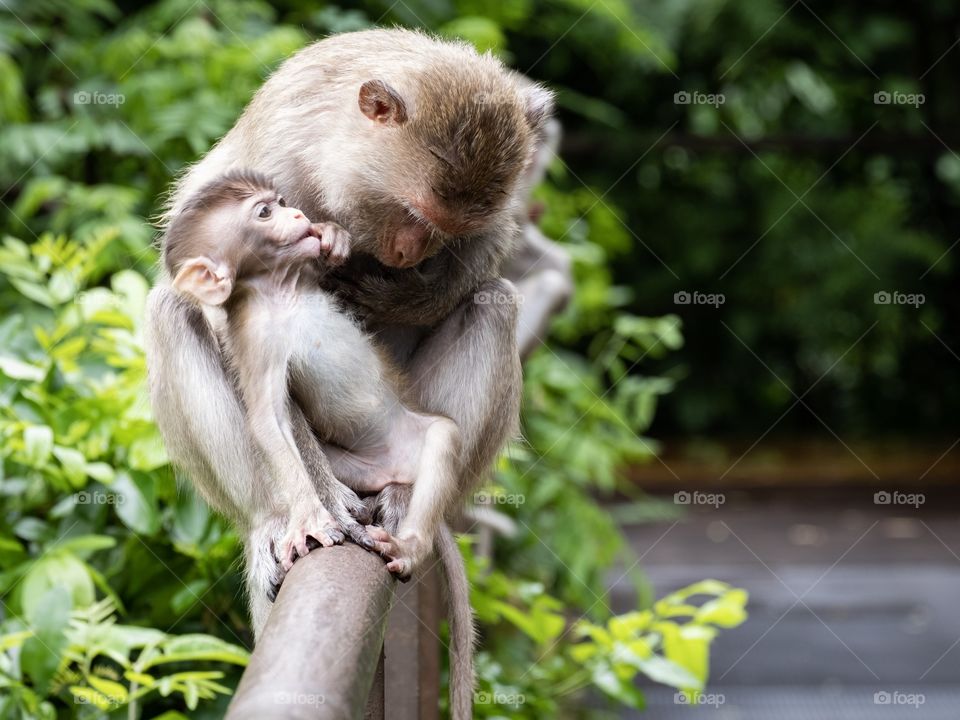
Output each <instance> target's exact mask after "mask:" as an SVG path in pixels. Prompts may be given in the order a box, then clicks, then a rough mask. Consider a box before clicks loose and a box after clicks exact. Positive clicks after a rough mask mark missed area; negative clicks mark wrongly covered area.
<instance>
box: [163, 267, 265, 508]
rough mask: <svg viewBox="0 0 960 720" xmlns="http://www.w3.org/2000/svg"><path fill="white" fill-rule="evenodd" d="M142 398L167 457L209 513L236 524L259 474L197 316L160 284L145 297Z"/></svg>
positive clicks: (256, 494) (254, 496) (255, 504)
mask: <svg viewBox="0 0 960 720" xmlns="http://www.w3.org/2000/svg"><path fill="white" fill-rule="evenodd" d="M146 355H147V366H148V370H149V381H150V382H149V385H150V396H151V401H152V405H153V409H154V414H155V417H156V421H157V426H158V427H159V428H160V432H161V433H162V435H163V439H164V441H165V444H166V446H167V452H168V453H169V455H170V459H171V460H172V461H173V462H174V464H176V465H177V466H179V467H181V468H183V469H184V470H186V471H187V473H188V475H189V476H190V479H191V480H192V481H193V483H194V485H195V487H196V488H197V490H198V492H199V493H200V494H201V495H202V496H203V497H204V499H205V500H206V501H207V502H208V503H209V504H210V505H211V506H212V507H213V508H214V509H216V510H218V511H220V512H222V513H224V514H225V515H227V516H228V517H229V518H230V519H231V520H233V521H234V522H237V523H242V522H243V521H244V520H245V519H246V518H247V517H249V513H250V512H251V508H262V507H263V502H262V501H263V498H261V497H260V486H261V483H259V482H258V480H259V479H260V478H262V477H263V476H264V474H265V471H264V468H263V467H262V465H261V464H260V462H259V460H258V458H257V455H256V452H255V449H254V445H253V442H252V439H251V438H250V436H249V433H248V432H247V428H246V422H245V418H244V411H243V407H242V406H241V404H240V400H239V398H238V397H237V394H236V391H235V390H234V387H233V384H232V383H231V382H230V380H229V379H228V378H227V375H226V373H225V372H224V368H223V361H222V359H221V355H220V349H219V346H218V345H217V341H216V338H215V337H214V335H213V332H212V330H211V329H210V327H209V325H208V324H207V321H206V319H205V318H204V316H203V313H202V312H200V310H199V309H198V308H196V307H195V306H194V305H192V304H191V303H189V302H187V301H185V300H184V299H183V298H181V297H180V296H179V295H178V294H177V293H176V292H174V291H173V290H171V289H170V288H169V287H167V286H165V285H158V286H157V287H155V288H154V289H153V290H152V291H151V292H150V295H149V297H148V300H147V318H146Z"/></svg>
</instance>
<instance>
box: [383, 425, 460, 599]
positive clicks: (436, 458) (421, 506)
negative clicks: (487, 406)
mask: <svg viewBox="0 0 960 720" xmlns="http://www.w3.org/2000/svg"><path fill="white" fill-rule="evenodd" d="M408 416H409V418H410V421H411V422H410V424H412V425H414V426H415V427H418V430H415V431H413V432H412V433H409V432H404V431H401V430H400V429H399V428H398V437H399V438H402V439H401V440H400V442H406V443H408V444H410V443H412V442H418V443H420V449H419V452H418V453H417V455H418V459H417V461H416V467H415V468H414V469H413V470H412V472H410V473H409V475H410V476H411V479H414V480H415V482H414V483H413V490H412V493H411V494H410V500H409V504H408V505H407V509H406V512H405V513H404V515H403V516H402V521H401V522H400V526H399V530H397V531H396V535H395V536H391V535H390V534H388V533H387V532H386V531H385V530H381V529H379V528H368V529H369V532H370V535H371V536H372V537H373V538H374V539H375V540H377V541H378V542H377V549H378V550H379V551H380V552H381V554H382V555H384V556H385V557H387V558H389V560H390V562H388V563H387V569H388V570H389V571H390V572H392V573H394V574H396V575H397V576H399V577H400V579H402V580H406V579H408V578H409V577H410V576H411V575H412V574H413V573H414V572H416V570H417V569H418V568H419V567H420V565H421V563H422V562H423V561H424V560H425V559H426V558H427V557H428V556H429V555H430V553H431V552H432V550H433V547H434V541H435V539H436V536H437V532H438V530H439V528H440V526H441V525H442V524H443V522H444V519H445V517H444V511H445V509H446V508H448V507H450V506H451V505H453V504H454V503H455V502H456V500H457V497H456V496H457V488H458V484H459V483H458V473H459V470H460V449H461V448H460V431H459V429H458V428H457V426H456V424H455V423H454V422H452V421H451V420H449V419H448V418H444V417H438V416H425V415H418V414H416V413H408ZM420 428H422V429H420ZM408 435H412V437H408V438H405V436H408ZM387 495H388V494H384V497H385V498H386V497H387ZM398 499H399V496H398ZM400 502H402V500H401V501H400ZM396 504H397V503H396V502H389V503H387V506H386V507H385V508H384V514H385V516H386V517H385V518H384V524H385V525H386V526H387V527H388V528H390V530H391V531H393V530H394V528H395V527H396V524H397V519H398V518H397V517H396V516H394V517H391V516H390V514H391V512H393V513H395V512H396V509H397V508H396V507H395V505H396Z"/></svg>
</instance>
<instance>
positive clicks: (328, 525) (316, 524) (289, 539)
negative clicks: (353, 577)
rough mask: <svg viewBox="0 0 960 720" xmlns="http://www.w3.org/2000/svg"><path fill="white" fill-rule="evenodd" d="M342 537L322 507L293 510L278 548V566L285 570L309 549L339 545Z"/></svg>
mask: <svg viewBox="0 0 960 720" xmlns="http://www.w3.org/2000/svg"><path fill="white" fill-rule="evenodd" d="M343 539H344V535H343V530H341V529H340V527H339V526H338V525H337V523H336V522H334V520H333V517H331V515H330V513H328V512H327V511H326V510H325V509H324V508H322V507H321V508H320V509H319V510H313V511H307V512H296V511H295V512H294V513H293V515H292V516H291V517H290V520H289V523H288V525H287V531H286V533H285V534H284V536H283V539H282V540H281V541H280V547H279V548H278V555H279V557H278V560H279V562H280V567H282V568H283V570H284V572H287V571H289V570H290V568H292V567H293V564H294V563H295V562H296V561H297V560H299V559H300V558H302V557H306V556H307V555H308V554H309V552H310V551H311V550H315V549H316V548H318V547H321V546H323V547H333V546H334V545H340V544H342V543H343Z"/></svg>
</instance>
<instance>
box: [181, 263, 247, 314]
mask: <svg viewBox="0 0 960 720" xmlns="http://www.w3.org/2000/svg"><path fill="white" fill-rule="evenodd" d="M173 286H174V287H175V288H176V289H177V290H179V291H180V292H184V293H187V294H188V295H192V296H193V297H195V298H196V299H197V300H199V301H200V302H202V303H203V304H205V305H222V304H223V303H225V302H226V300H227V298H228V297H230V293H231V292H233V278H232V277H231V274H230V270H229V268H228V267H227V266H226V265H225V264H224V263H220V264H219V265H218V264H217V263H215V262H214V261H213V260H211V259H210V258H207V257H195V258H191V259H190V260H187V261H186V262H185V263H184V264H183V267H181V268H180V272H178V273H177V277H175V278H174V279H173Z"/></svg>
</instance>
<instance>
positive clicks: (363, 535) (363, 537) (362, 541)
mask: <svg viewBox="0 0 960 720" xmlns="http://www.w3.org/2000/svg"><path fill="white" fill-rule="evenodd" d="M346 529H347V535H349V536H350V539H351V540H353V541H354V542H355V543H356V544H357V545H359V546H360V547H362V548H364V549H365V550H376V548H377V543H376V542H375V541H374V539H373V538H372V537H370V533H368V532H367V531H366V529H364V527H363V525H360V524H359V523H355V522H354V523H347V524H346Z"/></svg>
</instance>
